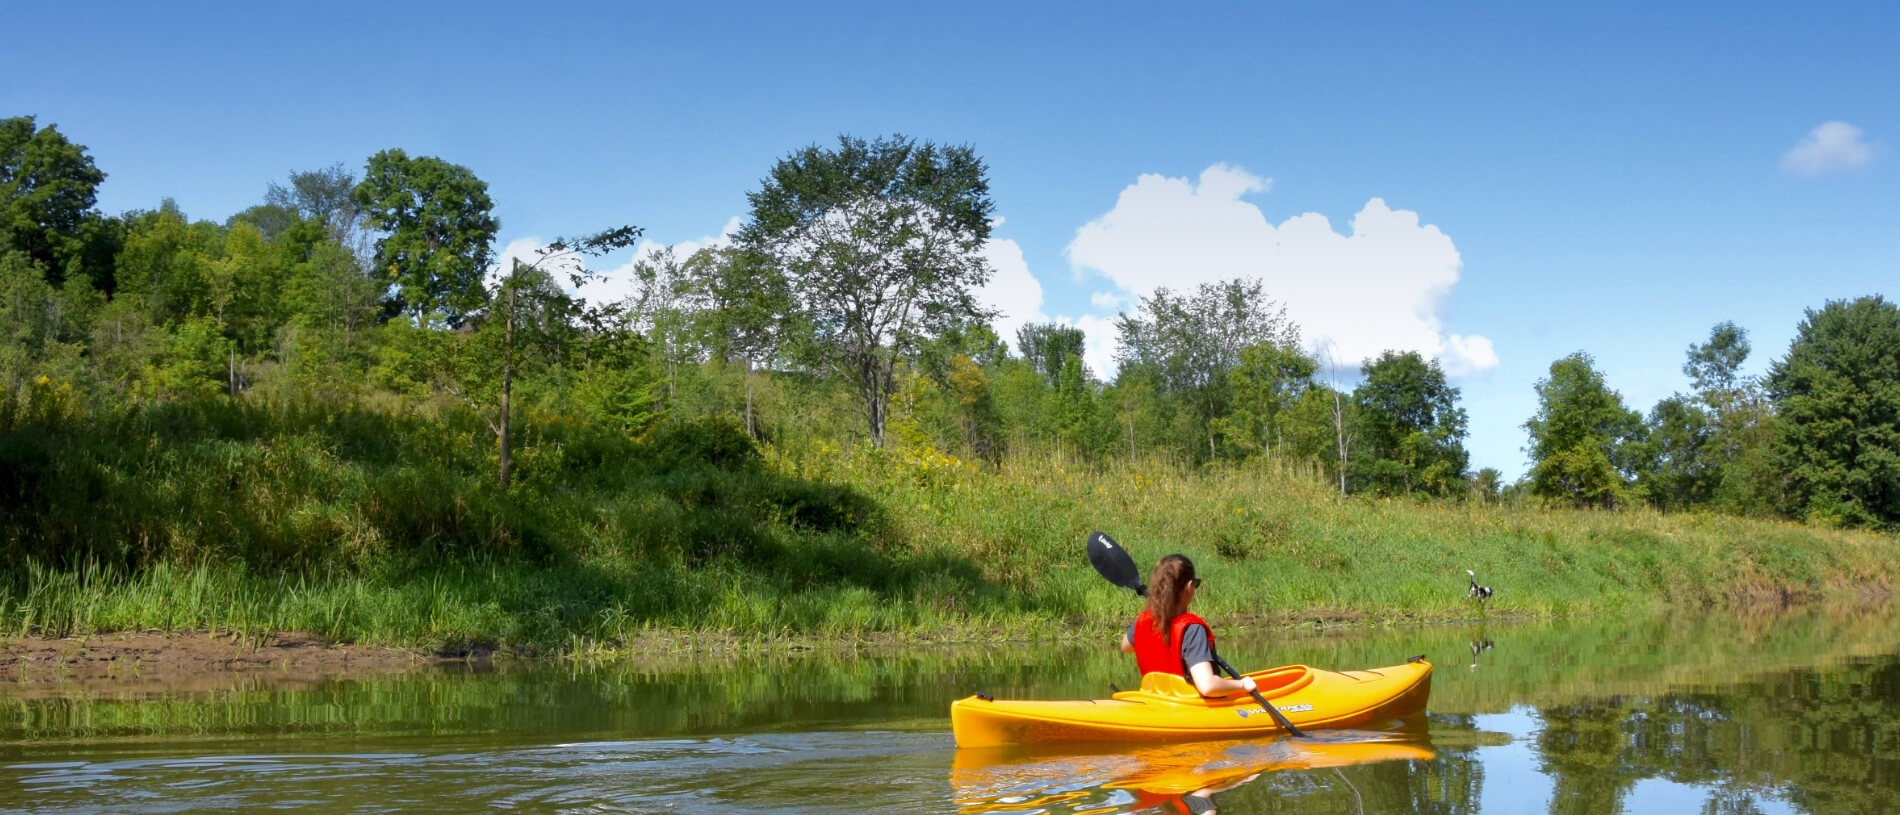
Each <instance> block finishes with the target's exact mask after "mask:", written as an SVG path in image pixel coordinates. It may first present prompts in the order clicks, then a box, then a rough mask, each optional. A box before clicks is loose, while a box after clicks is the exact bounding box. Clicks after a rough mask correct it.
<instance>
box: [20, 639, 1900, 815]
mask: <svg viewBox="0 0 1900 815" xmlns="http://www.w3.org/2000/svg"><path fill="white" fill-rule="evenodd" d="M1893 621H1894V616H1893V613H1892V610H1891V609H1890V608H1885V607H1882V608H1828V609H1805V610H1797V611H1794V612H1788V613H1778V614H1764V615H1746V616H1738V615H1733V614H1719V615H1687V614H1675V615H1668V616H1659V617H1640V618H1635V619H1631V618H1627V617H1596V618H1589V619H1582V620H1570V621H1558V622H1546V623H1517V624H1500V623H1491V624H1484V625H1480V624H1467V625H1449V626H1430V627H1422V628H1394V629H1382V630H1378V631H1371V632H1367V631H1353V632H1337V631H1334V632H1311V631H1304V632H1302V631H1291V632H1289V631H1279V632H1265V633H1257V634H1232V635H1230V636H1226V637H1223V638H1222V651H1223V653H1224V655H1226V656H1227V657H1228V658H1229V660H1230V661H1233V662H1235V663H1237V664H1240V665H1242V666H1248V667H1257V666H1264V665H1269V664H1281V663H1293V662H1303V663H1307V664H1311V665H1316V666H1323V667H1334V668H1359V667H1375V666H1381V665H1391V664H1395V663H1398V662H1400V661H1402V660H1403V659H1404V658H1405V657H1407V656H1411V655H1413V654H1418V653H1424V654H1426V655H1427V656H1428V657H1429V658H1431V659H1432V661H1433V662H1434V663H1435V665H1436V672H1435V675H1434V678H1433V686H1432V693H1431V699H1430V704H1429V712H1428V714H1427V715H1426V716H1425V717H1424V718H1423V719H1422V720H1420V721H1417V722H1413V723H1411V724H1409V725H1407V726H1404V727H1398V728H1396V729H1390V730H1379V731H1353V732H1346V733H1318V734H1313V737H1312V738H1309V739H1304V740H1302V739H1291V740H1289V739H1263V740H1256V741H1246V742H1225V743H1211V744H1194V745H1168V746H1165V747H1155V746H1147V747H1142V746H1127V747H1122V748H1097V749H1092V750H1080V749H1075V748H1061V749H1055V750H1042V751H1038V752H1035V753H1027V754H1024V753H1011V754H1001V753H995V752H983V751H968V750H966V751H961V752H959V751H958V750H957V749H956V747H955V745H954V744H953V742H952V740H951V737H950V732H949V719H948V707H949V704H950V702H951V700H953V699H956V698H959V697H962V696H965V695H968V694H969V693H971V692H973V691H978V690H981V691H984V692H987V693H990V694H993V695H995V696H997V697H1014V698H1094V697H1102V696H1106V695H1107V693H1108V691H1109V685H1110V683H1115V684H1119V685H1120V686H1122V687H1129V686H1132V685H1134V684H1135V683H1136V677H1135V676H1134V669H1133V667H1132V664H1131V662H1130V660H1129V659H1128V658H1127V657H1125V656H1124V655H1122V654H1120V653H1118V652H1116V651H1115V650H1114V649H1113V647H1112V646H1110V645H1108V644H1107V643H1106V642H1105V643H1104V644H1103V645H1102V646H1101V647H1096V646H1094V645H1082V644H1066V645H1061V646H1051V645H996V646H988V647H983V648H969V647H958V648H921V647H920V648H917V649H912V650H907V651H902V652H894V653H882V654H858V655H844V656H841V655H837V654H808V655H802V656H783V657H773V658H766V657H760V658H751V659H741V660H732V659H721V660H710V661H700V660H695V659H690V658H664V659H659V660H648V661H644V662H640V663H623V664H607V665H588V666H566V665H562V666H547V665H542V666H537V667H506V666H504V667H502V668H499V669H475V668H467V667H463V668H457V669H440V670H429V671H425V672H419V673H413V674H406V675H400V676H385V677H376V678H362V679H348V678H344V679H323V680H307V679H295V678H289V677H280V676H275V675H272V674H269V673H254V674H246V675H234V676H221V677H198V678H195V679H193V680H192V681H191V682H190V683H189V684H188V686H164V685H158V686H147V685H143V684H140V683H136V682H132V683H127V684H124V685H122V686H116V687H114V686H108V687H104V688H101V687H97V686H84V687H79V686H72V687H66V686H59V685H47V684H44V683H33V684H17V683H16V684H13V685H7V684H5V683H0V809H4V810H7V811H24V812H47V813H51V812H153V813H157V812H164V813H172V812H222V811H256V810H263V809H282V810H305V811H323V812H394V811H408V812H422V811H428V812H480V811H488V812H650V813H672V812H837V811H890V812H947V813H960V814H961V815H977V814H978V813H988V812H1026V813H1033V812H1043V813H1063V814H1064V815H1069V814H1072V813H1073V814H1079V813H1111V812H1160V813H1172V812H1200V811H1207V810H1209V809H1210V808H1218V811H1220V812H1228V813H1242V812H1285V811H1299V812H1311V813H1334V812H1337V813H1362V812H1363V813H1395V812H1432V813H1467V812H1487V813H1511V812H1540V813H1541V812H1549V813H1614V812H1657V813H1677V812H1683V813H1737V814H1739V813H1783V812H1813V813H1879V812H1896V811H1900V630H1896V627H1895V625H1894V622H1893ZM1107 639H1109V637H1108V636H1106V635H1105V636H1104V640H1107Z"/></svg>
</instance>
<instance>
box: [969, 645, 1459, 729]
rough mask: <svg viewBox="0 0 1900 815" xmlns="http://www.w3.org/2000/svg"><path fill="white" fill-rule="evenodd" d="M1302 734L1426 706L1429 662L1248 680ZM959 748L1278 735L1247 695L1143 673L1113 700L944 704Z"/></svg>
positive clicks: (1289, 669) (1281, 672) (1275, 673)
mask: <svg viewBox="0 0 1900 815" xmlns="http://www.w3.org/2000/svg"><path fill="white" fill-rule="evenodd" d="M1248 675H1249V676H1252V677H1253V678H1254V681H1255V682H1256V683H1258V685H1259V688H1260V695H1262V696H1264V697H1266V699H1267V701H1268V702H1271V703H1272V704H1273V706H1274V707H1276V708H1279V710H1280V712H1281V713H1282V714H1284V715H1285V716H1286V717H1287V719H1288V720H1289V721H1291V722H1292V723H1293V726H1295V727H1298V728H1299V729H1301V730H1321V729H1327V728H1344V727H1357V726H1360V725H1365V724H1368V723H1373V722H1378V721H1381V720H1385V719H1395V718H1402V717H1405V716H1409V715H1412V714H1415V713H1418V712H1420V711H1422V710H1424V709H1425V697H1426V696H1427V695H1428V694H1429V693H1431V687H1432V664H1431V663H1430V662H1426V661H1425V660H1422V659H1421V660H1417V661H1413V662H1407V663H1405V664H1403V665H1393V666H1391V667H1389V668H1373V669H1368V670H1362V671H1324V670H1320V669H1318V668H1309V667H1307V666H1305V665H1288V666H1286V667H1282V668H1270V669H1268V670H1264V671H1257V672H1255V673H1251V674H1248ZM950 730H951V732H952V733H954V734H955V736H956V741H957V746H958V747H992V746H996V745H1003V744H1040V743H1044V742H1073V741H1124V742H1126V741H1163V740H1171V741H1181V740H1198V739H1240V738H1248V737H1252V736H1262V735H1268V734H1272V733H1279V732H1282V731H1281V728H1280V726H1279V725H1278V724H1277V723H1275V722H1274V721H1273V716H1272V715H1271V714H1269V713H1267V712H1266V710H1264V709H1263V708H1261V707H1260V703H1258V702H1256V701H1254V700H1253V697H1251V696H1249V695H1247V694H1240V695H1239V696H1238V697H1232V698H1211V699H1210V698H1204V697H1202V696H1201V695H1200V693H1199V692H1198V691H1196V690H1195V689H1194V686H1193V685H1190V684H1188V682H1187V680H1184V679H1182V678H1181V677H1179V676H1175V675H1173V674H1165V673H1150V674H1148V675H1146V676H1143V677H1142V678H1141V689H1140V690H1132V691H1122V692H1121V693H1117V694H1115V696H1114V698H1112V699H1094V700H1080V701H1078V700H1068V701H1015V700H1004V699H990V698H988V697H986V696H983V695H981V694H979V695H976V696H970V697H967V698H964V699H958V700H957V701H955V702H952V703H950Z"/></svg>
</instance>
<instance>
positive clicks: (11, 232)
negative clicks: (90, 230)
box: [0, 116, 106, 285]
mask: <svg viewBox="0 0 1900 815" xmlns="http://www.w3.org/2000/svg"><path fill="white" fill-rule="evenodd" d="M105 178H106V174H105V173H103V172H100V170H99V168H98V167H96V166H94V165H93V163H92V157H91V156H89V155H86V148H85V145H80V144H73V143H72V142H70V141H67V139H66V136H65V135H64V134H62V133H60V132H59V128H58V127H57V126H54V125H47V126H46V127H37V126H36V125H35V124H34V119H33V117H31V116H16V117H13V118H10V119H0V254H5V253H7V252H22V253H25V254H26V256H27V257H29V258H32V259H33V261H34V262H36V263H38V264H40V265H41V266H42V267H43V268H45V269H46V270H48V272H49V273H50V274H49V277H50V279H51V281H52V282H53V283H54V284H55V285H57V284H59V283H60V282H61V281H62V280H63V279H64V272H65V269H66V263H67V261H68V260H69V259H71V258H73V257H74V256H75V255H76V254H77V253H78V251H79V250H80V249H81V245H80V244H81V239H82V231H83V228H84V225H85V223H86V221H87V220H89V219H92V218H96V217H97V214H96V213H94V212H92V204H93V201H94V200H95V199H96V197H97V190H98V187H99V184H100V182H102V181H104V180H105Z"/></svg>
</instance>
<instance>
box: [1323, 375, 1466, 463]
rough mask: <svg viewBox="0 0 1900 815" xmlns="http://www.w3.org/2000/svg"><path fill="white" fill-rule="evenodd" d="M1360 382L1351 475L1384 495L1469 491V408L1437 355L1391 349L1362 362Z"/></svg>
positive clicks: (1354, 390)
mask: <svg viewBox="0 0 1900 815" xmlns="http://www.w3.org/2000/svg"><path fill="white" fill-rule="evenodd" d="M1360 373H1361V374H1362V375H1363V376H1364V379H1363V380H1362V381H1361V382H1360V384H1359V386H1358V387H1357V388H1355V389H1353V394H1352V398H1353V403H1354V405H1355V406H1356V407H1357V408H1358V410H1357V417H1358V421H1357V427H1358V433H1357V438H1358V442H1359V444H1358V450H1359V452H1358V453H1357V454H1356V455H1354V456H1353V457H1352V464H1351V474H1352V475H1353V476H1355V477H1356V479H1357V480H1358V482H1359V484H1360V488H1361V489H1364V490H1367V491H1370V492H1373V493H1377V494H1383V495H1397V494H1403V493H1411V492H1421V493H1425V494H1429V495H1436V496H1441V497H1448V496H1459V495H1463V494H1464V492H1465V491H1466V481H1465V464H1466V462H1467V461H1468V460H1469V456H1468V455H1467V454H1466V453H1465V447H1464V438H1465V433H1466V431H1465V410H1464V408H1461V407H1459V406H1458V389H1457V388H1454V387H1452V386H1451V385H1450V384H1449V383H1447V382H1446V381H1445V371H1444V369H1443V368H1440V367H1439V366H1438V361H1437V360H1431V361H1430V362H1427V361H1426V360H1425V359H1424V358H1423V357H1420V356H1419V355H1418V353H1417V352H1415V351H1407V352H1405V353H1402V354H1401V353H1394V352H1391V351H1387V352H1385V353H1383V354H1380V355H1379V358H1378V359H1377V360H1372V361H1368V362H1367V363H1366V364H1365V365H1364V366H1362V367H1361V368H1360Z"/></svg>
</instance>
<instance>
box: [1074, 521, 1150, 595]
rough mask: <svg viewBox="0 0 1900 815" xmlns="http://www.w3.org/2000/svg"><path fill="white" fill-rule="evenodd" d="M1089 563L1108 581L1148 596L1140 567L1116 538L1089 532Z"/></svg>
mask: <svg viewBox="0 0 1900 815" xmlns="http://www.w3.org/2000/svg"><path fill="white" fill-rule="evenodd" d="M1089 565H1090V566H1094V567H1095V572H1096V573H1097V574H1100V575H1101V576H1102V577H1103V578H1104V579H1106V580H1108V582H1110V583H1113V584H1115V585H1117V586H1120V587H1122V588H1124V589H1127V590H1129V591H1132V592H1134V593H1135V594H1137V595H1139V596H1142V597H1146V596H1148V587H1147V586H1144V585H1142V583H1141V569H1140V567H1138V566H1136V565H1135V559H1134V558H1133V557H1131V556H1129V554H1128V550H1127V549H1123V548H1122V547H1121V544H1119V543H1116V542H1115V539H1114V538H1111V537H1109V536H1107V535H1105V534H1103V533H1101V532H1091V533H1089Z"/></svg>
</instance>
